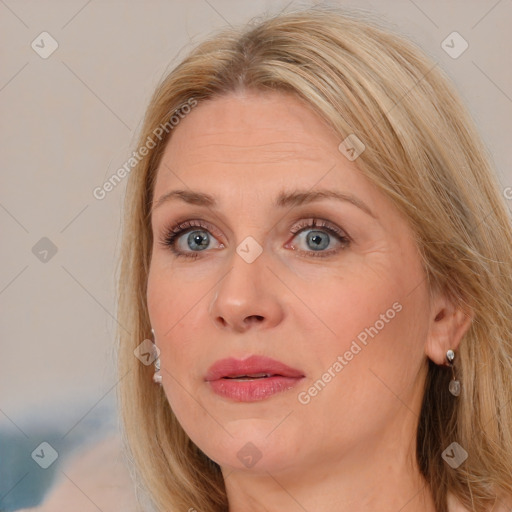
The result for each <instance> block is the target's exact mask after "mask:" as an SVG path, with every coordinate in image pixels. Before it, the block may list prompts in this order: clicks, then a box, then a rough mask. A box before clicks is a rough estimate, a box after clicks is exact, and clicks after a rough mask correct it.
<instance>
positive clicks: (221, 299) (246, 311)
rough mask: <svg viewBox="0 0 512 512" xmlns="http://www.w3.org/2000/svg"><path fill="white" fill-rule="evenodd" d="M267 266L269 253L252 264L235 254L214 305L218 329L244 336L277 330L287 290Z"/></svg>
mask: <svg viewBox="0 0 512 512" xmlns="http://www.w3.org/2000/svg"><path fill="white" fill-rule="evenodd" d="M267 265H268V261H267V258H266V257H265V252H263V253H262V254H260V256H259V257H258V258H257V259H256V260H255V261H253V262H252V263H248V262H247V261H245V260H244V259H243V258H242V257H241V256H240V255H239V254H238V253H236V252H233V256H232V258H231V259H230V268H229V270H228V271H227V272H226V273H225V275H224V277H222V278H221V279H220V281H219V282H218V283H217V285H216V287H215V292H214V294H213V298H212V300H211V303H210V309H209V312H210V316H211V317H212V320H213V322H214V324H215V325H216V326H217V327H218V328H220V329H224V330H233V331H236V332H239V333H241V332H245V331H247V330H248V329H250V328H253V329H259V330H261V329H268V328H271V327H275V326H276V325H278V324H279V323H280V322H281V321H282V319H283V317H284V310H283V303H282V302H283V301H282V298H283V297H282V294H283V292H284V290H283V286H282V284H281V283H280V282H279V280H278V279H276V277H275V275H274V274H273V272H272V271H271V270H270V269H269V268H268V267H267Z"/></svg>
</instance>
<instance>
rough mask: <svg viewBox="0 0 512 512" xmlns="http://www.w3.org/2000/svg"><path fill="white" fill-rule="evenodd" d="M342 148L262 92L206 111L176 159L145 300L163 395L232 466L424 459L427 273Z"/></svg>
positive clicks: (196, 113) (158, 198)
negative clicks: (420, 445) (418, 455)
mask: <svg viewBox="0 0 512 512" xmlns="http://www.w3.org/2000/svg"><path fill="white" fill-rule="evenodd" d="M340 142H341V139H340V138H339V137H338V136H336V135H335V134H334V132H333V131H332V130H330V129H329V128H328V126H327V125H326V124H325V123H324V122H323V121H322V120H321V118H320V117H318V116H317V115H316V114H315V113H314V112H313V111H311V110H310V109H309V108H307V107H306V106H304V104H303V103H301V102H300V101H299V100H298V99H297V98H295V97H294V96H292V95H288V94H285V93H277V92H276V93H265V94H257V93H253V92H251V93H244V94H241V93H240V94H230V95H228V96H224V97H221V98H216V99H214V100H211V101H208V102H205V103H200V104H199V105H198V106H197V107H195V108H194V109H192V111H191V113H189V114H188V115H187V116H186V117H185V118H184V119H182V120H181V121H180V123H179V125H178V126H176V127H175V128H174V130H173V132H172V137H171V139H170V141H169V143H168V145H167V147H166V150H165V153H164V155H163V157H162V160H161V163H160V166H159V169H158V173H157V179H156V184H155V190H154V202H153V212H152V229H153V237H154V245H153V253H152V259H151V267H150V272H149V282H148V291H147V294H148V306H149V314H150V319H151V324H152V326H153V328H154V330H155V337H156V343H157V346H158V347H159V348H160V351H161V352H160V362H161V368H162V370H161V373H162V377H163V388H164V390H165V393H166V395H167V398H168V400H169V403H170V405H171V407H172V409H173V411H174V413H175V414H176V416H177V418H178V420H179V422H180V423H181V425H182V426H183V428H184V430H185V431H186V432H187V434H188V435H189V436H190V438H191V439H192V440H193V441H194V443H195V444H197V446H199V448H200V449H201V450H203V451H204V452H205V453H206V454H207V455H208V456H209V457H210V458H211V459H213V460H214V461H216V462H217V463H218V464H220V465H221V466H222V467H223V469H226V468H230V469H233V468H236V469H243V470H247V471H253V472H254V471H256V472H258V471H269V472H271V473H272V474H278V473H280V474H282V475H285V474H290V475H291V474H293V472H295V471H301V468H304V467H305V465H307V467H309V468H312V467H316V468H321V469H320V473H317V475H321V474H322V473H323V472H326V471H330V470H331V469H332V468H333V467H334V466H337V465H339V464H340V463H341V461H350V466H347V467H351V468H352V469H354V468H357V467H358V466H361V467H362V466H363V465H364V464H366V461H367V460H369V459H370V458H372V459H375V458H381V460H382V461H385V460H386V458H387V461H388V464H391V460H393V459H390V458H389V457H397V456H398V455H399V454H402V455H404V454H405V453H406V452H407V453H409V452H410V453H413V452H414V449H415V442H416V441H415V427H416V423H417V419H418V414H419V410H420V405H421V398H422V391H423V390H422V383H423V381H424V378H425V375H426V364H425V361H426V356H425V342H426V339H427V336H428V322H429V302H428V294H427V286H426V281H425V280H424V272H423V270H422V266H421V264H420V256H419V253H418V252H417V250H416V248H415V245H414V243H413V236H412V232H411V231H410V229H409V228H408V226H407V224H406V222H405V220H404V218H403V217H402V216H401V215H400V214H399V213H398V210H397V209H396V208H395V207H394V205H393V204H392V203H391V202H390V201H389V200H388V199H387V198H386V197H385V196H384V195H383V194H382V193H380V192H379V191H378V190H377V189H376V188H375V187H374V186H373V185H372V184H371V183H370V182H369V181H368V180H367V179H366V178H365V177H364V176H363V175H362V174H361V173H360V172H359V171H358V168H357V165H356V164H357V159H356V160H354V161H351V160H349V158H347V153H343V152H341V151H340V150H339V149H338V146H339V145H340ZM363 142H364V141H363ZM177 190H181V191H182V192H181V193H176V194H174V195H173V196H169V195H168V194H170V192H172V191H177ZM334 193H336V194H339V196H340V197H341V198H342V199H341V200H340V199H339V198H336V197H334V196H333V194H334ZM164 196H167V199H166V200H162V198H163V197H164ZM343 197H344V198H345V199H343ZM315 219H316V221H315V223H316V225H312V222H313V220H315ZM180 224H181V225H182V226H181V227H182V228H183V229H184V231H183V232H182V234H178V236H177V237H175V239H174V245H173V246H172V247H171V246H169V245H168V244H167V245H166V238H167V239H168V238H169V236H168V231H169V230H171V229H172V228H173V227H175V226H176V225H180ZM174 250H175V251H178V252H179V255H178V254H176V253H175V252H174ZM253 356H261V357H264V358H270V359H272V360H274V362H269V361H268V360H264V359H258V357H253ZM249 357H252V359H251V360H249V362H247V361H246V360H247V359H248V358H249ZM231 358H233V359H234V360H231V361H228V362H224V363H222V362H221V363H220V364H219V365H218V366H217V367H216V370H218V371H212V370H211V368H212V366H213V365H214V364H215V363H216V362H218V361H220V360H223V359H231ZM249 363H251V364H249ZM282 365H286V368H285V367H284V366H282ZM214 370H215V368H214ZM244 375H246V377H245V378H244V377H243V376H244ZM265 375H270V376H265ZM236 376H238V377H239V378H233V377H236ZM228 377H231V378H228ZM404 456H405V455H404Z"/></svg>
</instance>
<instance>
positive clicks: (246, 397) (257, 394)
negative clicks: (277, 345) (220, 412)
mask: <svg viewBox="0 0 512 512" xmlns="http://www.w3.org/2000/svg"><path fill="white" fill-rule="evenodd" d="M300 380H302V377H281V376H277V375H276V376H274V377H266V378H261V379H254V380H236V379H218V380H212V381H209V382H210V386H211V388H212V390H213V391H214V392H215V393H217V394H218V395H220V396H223V397H226V398H230V399H231V400H234V401H236V402H257V401H259V400H264V399H265V398H268V397H270V396H272V395H275V394H277V393H281V392H282V391H287V390H289V389H292V388H293V387H295V386H296V385H297V384H298V383H299V381H300Z"/></svg>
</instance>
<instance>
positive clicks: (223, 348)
mask: <svg viewBox="0 0 512 512" xmlns="http://www.w3.org/2000/svg"><path fill="white" fill-rule="evenodd" d="M138 152H139V154H140V155H142V157H141V159H140V162H139V163H138V164H137V166H136V167H135V168H134V170H133V171H132V173H131V175H130V177H129V182H128V189H127V196H126V206H125V212H126V218H125V227H124V241H123V244H124V245H123V253H122V265H121V274H120V295H119V297H120V309H119V321H120V323H121V324H122V325H123V326H124V328H125V329H127V331H129V333H127V332H125V331H121V332H120V347H119V371H120V377H123V378H122V380H121V382H120V391H121V392H120V402H121V406H122V415H123V420H124V425H125V435H126V442H127V447H128V448H129V450H130V453H131V454H132V456H133V460H134V465H135V468H136V469H137V474H138V477H139V480H140V485H141V487H142V488H143V489H144V490H145V491H147V495H148V496H149V497H150V500H151V501H152V503H153V504H154V507H155V509H156V510H159V511H160V510H161V511H164V510H166V511H167V510H184V511H185V510H197V511H210V512H213V511H225V510H228V509H229V510H230V511H231V512H238V511H240V510H243V511H253V510H254V511H255V510H281V511H283V510H286V511H295V510H307V511H310V512H311V511H316V510H336V511H346V510H347V511H348V510H350V511H359V510H361V511H362V510H365V511H369V510H379V511H388V510H389V511H395V510H414V511H416V512H418V511H429V512H431V511H438V512H445V511H448V510H449V511H453V510H470V511H477V512H481V511H490V510H493V511H496V510H509V509H510V507H511V506H512V504H511V503H510V501H507V500H510V496H511V495H512V477H511V475H512V428H511V425H512V421H511V420H512V415H511V413H512V411H511V407H512V386H511V380H510V375H511V370H512V368H511V355H512V347H511V341H512V340H511V335H510V333H511V332H512V256H511V250H510V248H511V246H512V227H511V223H510V218H509V216H508V213H507V208H506V205H505V202H504V200H503V193H502V191H501V190H500V187H499V184H498V181H497V179H496V176H495V174H494V173H493V171H492V169H491V167H490V164H489V159H488V157H487V155H486V151H485V148H484V146H483V144H482V142H481V140H480V138H479V136H478V134H477V131H476V129H475V127H474V125H473V122H472V120H471V118H470V116H469V114H468V113H467V112H466V110H465V108H464V107H463V105H462V104H461V101H460V100H459V98H458V96H457V94H456V92H455V90H454V88H453V86H452V85H450V83H449V81H448V80H447V79H446V78H445V76H444V75H443V74H442V72H441V70H440V69H439V67H438V65H437V64H435V63H433V62H432V61H431V60H429V59H428V58H427V57H425V55H424V54H423V53H422V52H421V51H420V50H418V49H417V48H416V47H415V46H414V45H412V44H411V43H410V42H408V41H406V40H404V39H403V38H402V37H400V36H397V35H394V34H392V33H390V32H389V31H387V30H384V29H382V28H380V27H378V26H376V25H375V24H374V23H370V22H368V21H365V20H362V19H359V18H357V17H354V16H352V15H349V14H343V13H339V12H336V11H332V10H309V11H303V12H296V13H291V14H282V15H279V16H276V17H274V18H271V19H267V20H265V21H260V22H259V23H258V24H255V25H252V26H249V27H246V28H244V29H242V30H240V31H237V30H234V29H233V30H228V31H225V32H223V33H221V34H218V35H215V36H214V37H212V38H211V39H209V40H207V41H206V42H204V43H203V44H201V45H199V46H198V47H197V48H196V49H195V50H194V51H193V52H192V53H191V54H190V55H189V56H188V57H187V58H186V59H185V60H184V61H183V62H181V64H180V65H179V66H177V67H176V68H175V69H174V70H173V71H172V72H171V73H170V74H169V75H168V76H167V77H166V78H165V80H164V81H163V82H162V84H161V85H160V86H159V87H158V90H157V91H156V92H155V94H154V96H153V98H152V100H151V102H150V105H149V108H148V111H147V115H146V118H145V121H144V126H143V128H142V132H141V135H140V142H139V150H138ZM152 349H154V350H152ZM134 353H135V355H136V356H137V357H134ZM150 363H154V364H155V368H153V366H152V364H150ZM153 374H154V378H152V377H153ZM507 507H508V508H507Z"/></svg>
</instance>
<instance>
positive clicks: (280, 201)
mask: <svg viewBox="0 0 512 512" xmlns="http://www.w3.org/2000/svg"><path fill="white" fill-rule="evenodd" d="M325 199H335V200H337V201H344V202H348V203H352V204H353V205H354V206H357V207H358V208H359V209H361V210H363V211H364V212H365V213H367V214H368V215H370V216H371V217H373V218H374V219H377V217H376V216H375V214H374V213H373V212H372V211H371V210H370V208H369V207H368V206H367V205H366V204H365V203H364V202H363V201H361V200H360V199H359V198H357V197H356V196H354V195H352V194H348V193H346V192H336V191H334V190H328V189H322V190H314V191H310V190H294V191H291V192H286V191H283V192H281V193H280V194H279V195H278V196H277V199H276V200H275V201H274V203H273V206H274V207H275V208H286V207H294V206H300V205H303V204H309V203H312V202H314V201H321V200H325ZM176 200H181V201H184V202H185V203H188V204H193V205H197V206H206V207H208V208H217V207H218V202H217V200H216V199H215V198H214V197H213V196H211V195H210V194H205V193H203V192H196V191H192V190H171V191H170V192H167V193H166V194H164V195H162V196H161V197H160V198H159V199H158V200H157V201H156V202H155V204H154V206H153V208H152V211H153V210H155V209H156V208H158V207H159V206H161V205H162V204H164V203H167V202H169V201H176Z"/></svg>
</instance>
